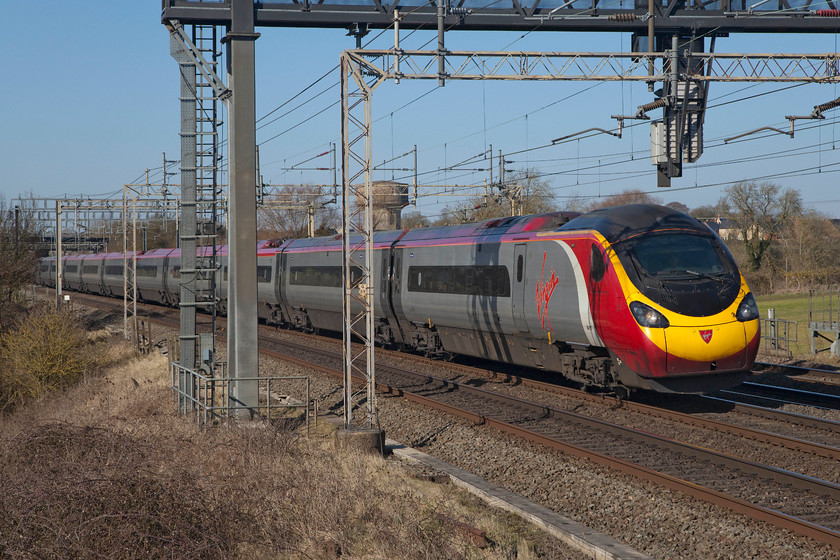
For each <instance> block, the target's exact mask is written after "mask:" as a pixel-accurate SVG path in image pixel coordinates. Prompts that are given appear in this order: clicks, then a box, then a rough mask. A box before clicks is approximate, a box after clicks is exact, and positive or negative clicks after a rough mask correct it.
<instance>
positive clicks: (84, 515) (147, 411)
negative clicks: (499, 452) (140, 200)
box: [0, 337, 562, 560]
mask: <svg viewBox="0 0 840 560" xmlns="http://www.w3.org/2000/svg"><path fill="white" fill-rule="evenodd" d="M93 338H101V337H93ZM83 344H85V345H88V346H86V347H87V348H90V346H89V344H90V342H87V341H85V342H83ZM112 348H115V349H112V350H111V351H110V352H109V353H107V355H106V353H105V352H102V351H98V352H97V355H98V356H99V358H98V360H99V362H100V363H111V364H112V367H111V368H110V369H109V370H108V371H107V372H105V373H102V374H100V375H85V376H83V378H82V381H81V383H80V384H79V385H78V386H75V387H73V388H70V389H67V390H65V391H62V392H61V393H59V394H55V395H52V396H45V397H44V396H42V397H41V398H40V400H38V401H37V402H34V403H31V404H29V405H27V406H24V407H21V408H20V409H19V410H18V411H17V412H16V413H14V414H10V415H6V417H5V418H4V422H3V424H2V426H0V555H2V556H3V557H8V558H163V557H167V558H178V559H181V558H249V559H251V558H253V559H261V558H288V559H324V558H365V559H378V558H382V559H385V558H400V559H443V558H446V559H450V558H451V559H477V560H478V559H481V560H484V559H486V560H494V559H513V558H518V559H520V560H527V559H532V558H539V557H554V556H550V553H545V555H542V554H537V553H535V552H533V549H534V544H533V542H534V539H535V538H536V539H537V540H539V539H540V538H541V537H540V536H539V533H535V532H529V530H528V529H523V526H522V525H521V524H519V523H517V522H514V521H512V520H511V519H510V518H507V517H505V516H497V517H494V516H488V515H487V510H485V509H484V508H482V507H479V506H478V504H477V503H476V502H475V501H474V500H473V499H472V498H469V497H466V495H465V494H463V493H461V492H460V491H457V490H456V489H454V488H453V487H452V486H450V485H435V484H431V483H425V482H421V481H419V480H417V479H414V478H412V477H411V476H410V475H408V474H406V473H405V471H403V470H402V469H401V468H400V467H399V466H398V465H397V464H395V463H393V462H391V461H384V460H382V459H381V458H377V457H369V456H364V455H359V454H353V453H350V452H337V451H335V450H334V449H333V448H332V447H331V445H330V443H329V442H331V438H329V437H326V436H325V437H321V438H318V437H313V438H311V439H306V438H303V437H301V436H300V435H298V433H297V432H296V431H294V430H290V429H287V428H286V427H279V426H272V425H267V424H261V425H259V427H257V428H256V429H255V428H254V427H226V428H216V429H209V430H207V431H204V432H201V431H199V430H198V429H197V428H196V427H195V425H194V424H193V423H191V422H190V421H189V420H187V419H184V418H181V417H178V416H177V415H176V414H175V407H174V404H173V402H172V397H171V393H170V389H169V386H168V376H167V371H166V359H165V358H163V357H162V356H160V355H157V354H156V355H153V356H151V357H148V358H144V359H137V358H133V357H132V358H128V357H127V356H129V355H130V354H131V352H130V349H129V348H128V347H127V346H125V345H122V344H117V345H115V346H113V347H112ZM115 362H118V365H116V366H114V365H113V363H115ZM325 424H326V423H324V422H321V423H319V428H320V429H321V430H323V429H324V425H325ZM446 519H456V520H458V521H459V522H462V523H466V524H468V525H472V526H478V527H480V528H482V529H485V530H487V531H488V535H490V537H491V539H492V540H493V545H492V546H491V547H489V548H484V549H479V548H476V547H475V546H474V545H473V544H471V542H470V541H469V539H468V538H467V537H466V536H465V535H463V534H462V533H460V532H459V531H458V529H457V528H456V527H455V526H453V524H452V523H448V522H447V521H446ZM514 528H515V529H514ZM520 531H521V532H522V533H521V534H520V533H519V532H520ZM494 535H495V536H494ZM499 535H502V536H499ZM541 550H543V551H545V550H546V549H545V548H542V549H541ZM559 557H561V558H562V556H559Z"/></svg>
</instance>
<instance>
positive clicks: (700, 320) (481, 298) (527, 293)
mask: <svg viewBox="0 0 840 560" xmlns="http://www.w3.org/2000/svg"><path fill="white" fill-rule="evenodd" d="M257 251H258V253H257V255H258V257H257V283H258V284H257V293H258V298H259V310H260V311H259V314H260V318H261V319H263V320H265V321H266V322H269V323H273V324H277V325H281V326H291V327H297V328H301V329H305V330H329V331H339V332H340V331H341V330H342V285H343V284H342V263H343V260H342V253H341V236H332V237H320V238H309V239H289V240H284V241H273V242H266V241H264V242H260V244H259V245H258V248H257ZM218 255H219V260H218V263H219V265H218V270H217V273H216V279H215V280H216V282H215V285H216V288H215V289H216V291H217V293H216V297H217V298H218V301H220V306H221V308H222V309H224V303H225V301H226V294H227V253H226V248H225V247H220V248H219V250H218ZM373 262H374V282H375V292H374V293H375V300H374V301H375V304H374V315H375V328H376V338H377V342H378V343H381V344H384V345H389V346H396V347H400V348H406V349H412V350H415V351H419V352H423V353H426V354H428V355H431V356H451V355H453V354H463V355H468V356H477V357H481V358H488V359H491V360H498V361H501V362H505V363H511V364H516V365H522V366H529V367H537V368H542V369H545V370H547V371H551V372H556V373H558V374H560V375H562V376H564V377H566V378H568V379H571V380H574V381H577V382H580V383H582V384H583V385H585V386H588V387H600V388H605V389H609V390H613V391H615V392H616V393H618V394H619V395H621V396H626V395H627V394H629V393H630V392H631V391H633V390H636V389H647V390H653V391H659V392H679V393H683V392H685V393H699V392H706V391H711V390H715V389H718V388H722V387H726V386H732V385H736V384H738V383H740V382H741V381H742V380H743V379H744V378H745V376H746V373H747V372H748V371H749V369H750V367H751V366H752V364H753V361H754V360H755V355H756V352H757V350H758V344H759V321H758V308H757V306H756V303H755V300H754V298H753V296H752V294H751V293H750V291H749V288H748V287H747V283H746V281H745V280H744V277H743V276H742V275H741V272H740V271H739V269H738V266H737V265H736V264H735V261H734V260H733V258H732V256H731V255H730V253H729V252H728V250H727V249H726V246H725V245H724V244H723V243H722V242H721V241H720V239H719V238H718V237H717V236H716V235H715V234H714V233H713V232H712V231H711V230H709V228H708V227H706V226H705V225H703V224H701V223H700V222H698V221H696V220H695V219H694V218H691V217H690V216H688V215H686V214H683V213H681V212H677V211H674V210H672V209H670V208H667V207H663V206H655V205H641V204H640V205H629V206H621V207H615V208H606V209H601V210H596V211H594V212H590V213H587V214H582V215H581V214H576V213H561V212H557V213H550V214H539V215H532V216H521V217H510V218H499V219H493V220H486V221H483V222H478V223H470V224H463V225H458V226H447V227H436V228H418V229H411V230H398V231H383V232H377V233H376V234H375V235H374V259H373ZM63 270H64V273H63V277H64V283H65V288H66V289H69V290H79V291H85V292H91V293H98V294H106V295H114V296H120V297H121V296H122V292H123V256H122V254H120V253H106V254H98V255H75V256H67V257H65V258H64V261H63ZM40 280H41V282H42V283H44V284H47V285H50V284H54V283H55V258H53V259H44V260H43V262H42V263H41V267H40ZM180 282H181V278H180V251H179V250H177V249H156V250H152V251H147V252H145V253H142V254H138V255H137V265H136V284H137V291H138V299H141V300H144V301H150V302H158V303H162V304H167V305H177V303H178V298H179V294H180ZM209 285H210V283H209V282H206V284H205V285H204V289H209Z"/></svg>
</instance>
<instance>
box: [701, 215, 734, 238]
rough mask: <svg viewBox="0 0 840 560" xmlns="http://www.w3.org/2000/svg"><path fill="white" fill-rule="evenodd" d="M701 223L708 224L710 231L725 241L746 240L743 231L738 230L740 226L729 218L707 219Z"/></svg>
mask: <svg viewBox="0 0 840 560" xmlns="http://www.w3.org/2000/svg"><path fill="white" fill-rule="evenodd" d="M700 221H701V222H703V223H704V224H706V225H707V226H708V227H709V229H711V230H712V231H713V232H715V233H716V234H718V236H720V238H721V239H723V240H724V241H729V240H730V239H738V240H743V239H744V236H743V235H741V231H740V230H739V229H738V225H737V224H736V223H735V222H734V221H732V220H730V219H729V218H706V219H703V220H700Z"/></svg>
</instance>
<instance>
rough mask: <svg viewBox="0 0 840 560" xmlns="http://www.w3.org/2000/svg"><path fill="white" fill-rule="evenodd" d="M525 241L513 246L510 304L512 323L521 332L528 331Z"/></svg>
mask: <svg viewBox="0 0 840 560" xmlns="http://www.w3.org/2000/svg"><path fill="white" fill-rule="evenodd" d="M526 248H527V246H526V245H525V243H517V244H516V245H515V246H514V248H513V291H512V294H511V295H512V296H513V298H512V300H511V303H512V304H513V305H511V307H512V309H513V324H514V325H515V326H516V328H517V329H518V330H519V331H521V332H528V325H527V323H526V321H525V301H526V300H525V297H526V295H525V255H526V253H527V251H526Z"/></svg>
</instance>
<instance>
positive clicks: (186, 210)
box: [170, 33, 198, 370]
mask: <svg viewBox="0 0 840 560" xmlns="http://www.w3.org/2000/svg"><path fill="white" fill-rule="evenodd" d="M178 39H179V37H178V36H176V34H175V33H173V34H172V35H171V40H170V45H171V46H170V49H171V51H170V52H171V54H172V57H173V58H174V59H175V60H176V61H177V62H178V70H179V71H180V74H181V91H180V100H181V132H180V137H181V218H180V227H179V229H178V237H179V244H180V246H181V269H180V278H181V281H180V284H181V289H180V297H179V303H180V305H181V313H180V320H181V328H180V333H179V337H178V338H179V344H180V355H181V357H180V363H181V365H182V366H183V367H185V368H187V369H192V370H194V369H195V354H196V326H195V286H196V277H195V273H190V272H187V271H189V270H195V254H196V237H195V232H196V222H197V214H196V132H195V131H196V123H195V114H196V106H197V101H196V73H197V70H196V68H197V66H198V65H197V63H196V61H195V59H194V58H193V57H192V56H190V52H189V51H188V50H187V49H186V48H184V44H183V42H181V41H179V40H178Z"/></svg>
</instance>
